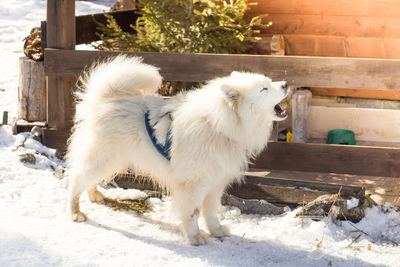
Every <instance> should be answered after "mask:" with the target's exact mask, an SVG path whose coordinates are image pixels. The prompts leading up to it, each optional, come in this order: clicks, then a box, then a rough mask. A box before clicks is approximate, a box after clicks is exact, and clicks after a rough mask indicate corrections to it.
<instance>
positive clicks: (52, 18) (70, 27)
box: [46, 0, 76, 128]
mask: <svg viewBox="0 0 400 267" xmlns="http://www.w3.org/2000/svg"><path fill="white" fill-rule="evenodd" d="M46 31H47V33H46V38H47V39H46V43H47V47H52V48H61V49H71V50H73V49H75V43H76V39H75V37H76V36H75V1H73V0H48V1H47V23H46ZM46 76H49V77H47V112H46V117H47V123H48V125H49V127H61V128H62V127H66V126H67V125H68V124H69V121H71V119H72V112H71V107H72V102H73V100H72V95H71V92H72V88H73V84H74V81H75V78H73V77H72V78H71V77H67V78H63V77H60V76H62V75H58V74H55V75H46ZM57 76H58V77H57ZM70 106H71V107H70Z"/></svg>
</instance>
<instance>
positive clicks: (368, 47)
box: [284, 34, 400, 59]
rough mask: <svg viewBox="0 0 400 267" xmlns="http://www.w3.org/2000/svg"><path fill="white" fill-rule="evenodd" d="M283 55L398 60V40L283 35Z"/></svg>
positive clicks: (399, 56)
mask: <svg viewBox="0 0 400 267" xmlns="http://www.w3.org/2000/svg"><path fill="white" fill-rule="evenodd" d="M284 38H285V54H286V55H295V56H305V55H306V56H319V57H328V56H329V57H352V58H380V59H399V58H400V39H393V38H375V37H374V38H366V37H345V36H333V35H326V36H325V35H301V34H297V35H296V34H294V35H290V34H285V35H284Z"/></svg>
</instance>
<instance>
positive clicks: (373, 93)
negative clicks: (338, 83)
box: [310, 87, 400, 100]
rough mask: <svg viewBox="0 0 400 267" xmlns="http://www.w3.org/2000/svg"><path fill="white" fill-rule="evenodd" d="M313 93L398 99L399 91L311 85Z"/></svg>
mask: <svg viewBox="0 0 400 267" xmlns="http://www.w3.org/2000/svg"><path fill="white" fill-rule="evenodd" d="M310 90H311V92H312V93H313V95H318V96H342V97H354V98H371V99H385V100H400V91H396V90H373V89H371V90H363V89H351V88H323V87H311V88H310Z"/></svg>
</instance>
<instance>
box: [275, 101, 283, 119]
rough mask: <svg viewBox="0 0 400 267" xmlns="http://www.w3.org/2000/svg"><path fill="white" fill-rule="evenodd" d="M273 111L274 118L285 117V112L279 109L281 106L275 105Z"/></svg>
mask: <svg viewBox="0 0 400 267" xmlns="http://www.w3.org/2000/svg"><path fill="white" fill-rule="evenodd" d="M274 111H275V114H276V116H278V117H280V118H284V117H286V112H285V111H284V110H283V109H282V108H281V106H280V105H279V104H277V105H275V107H274Z"/></svg>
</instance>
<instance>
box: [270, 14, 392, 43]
mask: <svg viewBox="0 0 400 267" xmlns="http://www.w3.org/2000/svg"><path fill="white" fill-rule="evenodd" d="M268 20H270V21H271V22H272V25H271V27H268V28H267V29H265V30H263V33H268V34H302V35H334V36H345V37H379V38H399V37H400V17H375V16H371V17H363V16H357V15H355V16H339V15H337V16H321V15H302V14H291V15H288V14H269V16H268Z"/></svg>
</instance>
